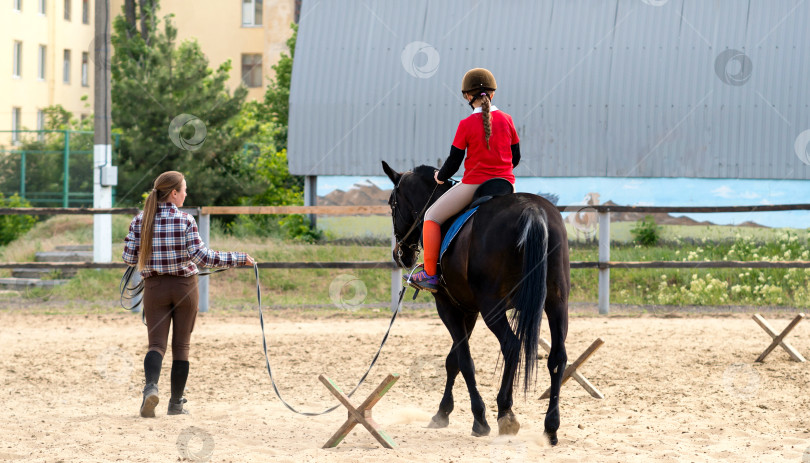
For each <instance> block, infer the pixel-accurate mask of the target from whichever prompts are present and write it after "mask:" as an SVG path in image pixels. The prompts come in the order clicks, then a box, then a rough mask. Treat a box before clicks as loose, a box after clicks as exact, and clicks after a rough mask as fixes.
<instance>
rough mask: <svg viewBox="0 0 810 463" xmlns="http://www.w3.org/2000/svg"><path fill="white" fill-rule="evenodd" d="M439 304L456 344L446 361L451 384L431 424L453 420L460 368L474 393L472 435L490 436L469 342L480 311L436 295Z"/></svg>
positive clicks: (446, 389)
mask: <svg viewBox="0 0 810 463" xmlns="http://www.w3.org/2000/svg"><path fill="white" fill-rule="evenodd" d="M436 308H437V309H438V312H439V317H440V318H441V319H442V321H443V322H444V325H445V326H446V327H447V330H448V331H449V332H450V336H451V337H452V338H453V348H452V349H451V350H450V354H449V355H448V359H447V362H446V363H445V366H446V367H447V385H446V386H445V390H444V396H443V397H442V402H441V404H440V405H439V411H438V413H436V415H435V416H434V417H433V419H432V420H431V427H444V426H447V423H449V415H450V412H451V411H452V410H453V384H454V383H455V378H456V376H457V375H458V372H459V371H460V372H461V374H462V376H464V382H465V383H467V392H469V394H470V408H471V409H472V413H473V427H472V435H473V436H476V437H479V436H486V435H488V434H489V432H490V427H489V424H487V418H486V407H485V406H484V400H483V399H482V398H481V394H480V393H479V392H478V387H477V385H476V382H475V364H474V363H473V360H472V356H471V355H470V344H469V337H470V335H471V334H472V330H473V327H475V322H476V320H477V319H478V314H477V313H475V314H469V315H467V314H462V313H461V312H460V311H459V310H458V309H457V308H455V307H453V306H452V305H451V304H449V303H446V304H443V303H441V302H440V298H439V297H437V298H436ZM453 355H455V357H456V360H455V362H456V363H455V364H454V363H453V362H452V360H451V359H450V357H451V356H453ZM434 423H435V425H434Z"/></svg>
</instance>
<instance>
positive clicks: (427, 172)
mask: <svg viewBox="0 0 810 463" xmlns="http://www.w3.org/2000/svg"><path fill="white" fill-rule="evenodd" d="M435 170H436V168H435V167H433V166H425V165H421V166H416V167H414V168H413V173H414V174H416V175H417V176H418V177H419V178H422V179H428V180H433V172H434V171H435Z"/></svg>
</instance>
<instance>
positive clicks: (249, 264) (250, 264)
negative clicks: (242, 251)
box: [245, 255, 256, 267]
mask: <svg viewBox="0 0 810 463" xmlns="http://www.w3.org/2000/svg"><path fill="white" fill-rule="evenodd" d="M255 263H256V261H255V260H253V258H252V257H250V255H248V256H247V260H246V261H245V267H253V264H255Z"/></svg>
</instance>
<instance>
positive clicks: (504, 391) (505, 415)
mask: <svg viewBox="0 0 810 463" xmlns="http://www.w3.org/2000/svg"><path fill="white" fill-rule="evenodd" d="M484 321H485V322H486V323H487V326H488V327H489V329H490V331H492V332H493V333H494V334H495V336H496V337H497V338H498V342H500V344H501V353H502V354H503V376H502V377H501V389H500V390H499V391H498V434H501V435H504V434H517V433H518V430H520V423H519V422H518V420H517V418H516V417H515V414H514V413H512V393H513V392H512V391H513V390H514V384H515V371H516V370H517V367H518V353H517V352H507V351H506V346H508V345H510V340H512V339H514V337H515V333H514V332H513V331H512V328H511V327H510V326H509V322H508V321H507V320H506V313H503V312H501V313H499V314H488V315H485V316H484Z"/></svg>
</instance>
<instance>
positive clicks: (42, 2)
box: [39, 0, 47, 16]
mask: <svg viewBox="0 0 810 463" xmlns="http://www.w3.org/2000/svg"><path fill="white" fill-rule="evenodd" d="M46 6H47V4H46V0H39V14H41V15H43V16H44V15H45V8H46Z"/></svg>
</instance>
